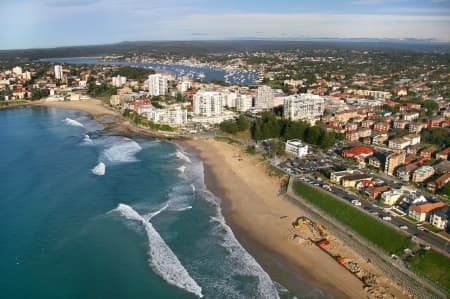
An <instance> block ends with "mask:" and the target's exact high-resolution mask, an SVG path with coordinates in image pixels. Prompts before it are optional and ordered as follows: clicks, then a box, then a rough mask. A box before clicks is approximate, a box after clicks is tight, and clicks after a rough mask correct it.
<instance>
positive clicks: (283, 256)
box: [186, 139, 367, 298]
mask: <svg viewBox="0 0 450 299" xmlns="http://www.w3.org/2000/svg"><path fill="white" fill-rule="evenodd" d="M186 143H187V144H188V146H191V147H193V148H194V149H196V150H197V151H198V152H199V155H200V157H201V158H202V159H203V162H204V165H205V183H206V185H207V187H208V189H210V190H211V191H212V192H213V193H215V194H217V195H218V196H220V197H221V198H222V199H223V200H224V202H223V203H222V205H223V212H224V216H225V219H226V221H227V223H228V224H229V225H230V226H231V228H232V230H233V232H234V233H235V235H236V237H237V239H238V240H239V242H241V244H242V245H243V246H244V247H245V248H246V249H247V250H248V251H249V252H250V253H251V254H252V255H253V256H254V257H255V258H256V260H257V261H258V262H259V263H260V264H261V265H262V266H263V268H264V269H265V270H266V271H267V272H268V273H269V274H270V276H271V277H272V279H274V280H275V281H277V282H279V283H281V284H282V285H283V286H285V287H286V288H288V289H289V290H292V291H293V292H294V293H297V294H299V295H303V296H304V295H306V294H307V293H308V292H309V291H311V290H313V289H320V290H322V291H323V293H324V294H327V295H332V296H333V297H334V298H366V297H367V294H366V292H365V291H364V289H363V284H362V282H361V281H360V280H358V279H357V278H356V277H354V276H353V275H351V274H350V273H349V272H348V271H346V270H345V269H343V268H342V266H340V265H339V264H338V263H336V262H335V261H334V260H333V259H332V258H330V257H329V256H328V255H327V254H325V253H324V252H323V251H321V250H320V249H318V248H317V247H315V246H314V245H300V244H298V243H297V242H296V241H293V240H289V238H288V237H289V235H290V229H291V223H292V221H293V220H294V219H295V218H296V217H298V216H301V215H303V214H304V212H302V210H300V208H299V207H297V206H296V205H293V204H291V203H290V202H288V201H285V200H282V199H281V197H279V196H278V192H279V187H280V181H279V179H278V178H276V177H270V176H268V175H267V174H266V171H265V168H264V165H263V164H262V163H261V161H260V160H259V159H258V156H250V155H246V154H243V153H242V150H241V148H240V147H237V146H234V145H230V144H227V143H225V142H218V141H215V140H213V139H195V140H189V141H187V142H186ZM285 216H287V217H285ZM310 295H312V294H310Z"/></svg>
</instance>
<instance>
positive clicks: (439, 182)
mask: <svg viewBox="0 0 450 299" xmlns="http://www.w3.org/2000/svg"><path fill="white" fill-rule="evenodd" d="M448 182H450V173H449V172H447V173H444V174H443V175H441V176H440V177H438V178H437V179H435V180H434V181H431V182H429V183H428V184H427V189H428V190H430V191H432V192H436V191H437V190H439V189H441V188H442V187H444V186H445V185H446V184H447V183H448Z"/></svg>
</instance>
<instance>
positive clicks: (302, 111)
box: [283, 93, 325, 121]
mask: <svg viewBox="0 0 450 299" xmlns="http://www.w3.org/2000/svg"><path fill="white" fill-rule="evenodd" d="M283 109H284V117H285V118H288V119H291V120H294V121H295V120H315V119H317V118H319V117H320V116H322V115H323V111H324V109H325V100H324V99H323V98H322V97H320V96H318V95H313V94H306V93H303V94H299V95H298V94H296V95H292V96H288V97H285V98H284V101H283Z"/></svg>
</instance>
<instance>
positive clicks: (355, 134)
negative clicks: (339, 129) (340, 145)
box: [345, 131, 359, 142]
mask: <svg viewBox="0 0 450 299" xmlns="http://www.w3.org/2000/svg"><path fill="white" fill-rule="evenodd" d="M345 139H347V140H348V141H350V142H353V141H357V140H358V139H359V133H358V131H352V132H347V133H345Z"/></svg>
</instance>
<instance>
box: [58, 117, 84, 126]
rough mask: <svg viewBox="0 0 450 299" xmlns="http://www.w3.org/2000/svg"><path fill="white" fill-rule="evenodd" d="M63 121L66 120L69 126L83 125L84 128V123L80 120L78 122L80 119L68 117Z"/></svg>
mask: <svg viewBox="0 0 450 299" xmlns="http://www.w3.org/2000/svg"><path fill="white" fill-rule="evenodd" d="M63 122H64V123H65V124H66V125H69V126H73V127H82V128H84V125H83V124H82V123H80V122H78V121H76V120H74V119H71V118H68V117H66V118H65V119H64V120H63Z"/></svg>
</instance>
